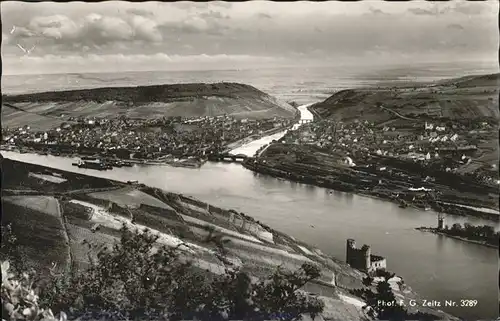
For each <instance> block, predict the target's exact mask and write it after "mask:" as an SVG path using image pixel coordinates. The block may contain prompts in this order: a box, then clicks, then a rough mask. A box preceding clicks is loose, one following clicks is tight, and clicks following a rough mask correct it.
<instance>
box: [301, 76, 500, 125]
mask: <svg viewBox="0 0 500 321" xmlns="http://www.w3.org/2000/svg"><path fill="white" fill-rule="evenodd" d="M499 88H500V74H499V73H497V74H489V75H475V76H465V77H460V78H454V79H444V80H441V81H437V82H432V83H409V82H408V83H405V84H395V85H394V86H391V85H389V86H382V87H375V86H374V87H368V88H357V89H346V90H341V91H339V92H337V93H335V94H333V95H332V96H330V97H329V98H327V99H326V100H324V101H323V102H319V103H317V104H314V105H312V106H311V107H310V110H311V112H312V113H314V114H315V115H316V116H317V117H320V118H335V119H338V120H344V121H354V120H356V119H367V120H372V121H376V122H377V121H378V122H382V121H387V120H389V119H390V118H391V117H392V115H391V113H388V110H392V111H393V112H397V113H398V114H399V115H402V116H403V117H408V118H411V119H415V118H419V117H421V116H424V117H446V118H449V119H464V118H466V119H481V118H497V117H498V99H499ZM381 106H382V107H381Z"/></svg>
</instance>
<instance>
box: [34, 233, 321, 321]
mask: <svg viewBox="0 0 500 321" xmlns="http://www.w3.org/2000/svg"><path fill="white" fill-rule="evenodd" d="M121 232H122V237H121V240H120V242H119V243H118V244H116V245H114V246H113V249H112V250H108V251H106V250H105V251H102V252H100V253H98V254H97V258H96V260H95V261H94V262H92V264H91V267H90V268H89V269H88V270H85V271H83V272H80V273H78V274H76V275H75V276H74V277H71V278H70V280H69V281H68V282H66V283H64V282H63V284H64V285H65V286H62V287H59V288H58V289H54V287H53V286H52V287H48V288H46V289H44V291H42V294H41V296H44V295H45V294H48V293H50V295H47V296H46V297H47V298H50V300H47V301H45V302H44V303H46V304H47V305H48V306H52V307H57V309H58V310H56V311H62V310H64V311H70V312H71V313H70V315H72V316H82V315H86V314H87V315H90V316H91V317H92V318H95V317H102V316H103V315H106V316H107V317H108V318H112V319H113V318H115V319H118V318H119V319H123V318H132V319H139V318H140V319H156V320H158V319H162V318H168V319H169V320H181V319H192V318H197V319H200V320H221V321H222V320H226V319H228V318H231V319H235V318H236V319H239V320H241V319H244V320H262V319H269V318H271V317H273V316H274V317H275V318H277V319H280V320H297V319H298V318H300V316H301V315H302V314H305V313H307V314H311V315H312V316H314V315H317V314H319V313H321V312H322V311H323V308H324V303H323V302H322V301H320V300H319V299H317V298H315V297H311V296H309V295H306V294H302V293H300V292H299V291H297V290H299V289H300V288H301V287H303V286H304V285H305V284H306V283H307V282H309V281H311V280H313V279H315V278H317V277H319V275H320V273H319V268H318V267H317V266H315V265H312V264H304V265H303V266H302V267H301V268H300V269H299V270H297V271H295V272H289V271H284V270H282V269H277V270H276V271H275V272H274V273H273V274H272V275H271V276H269V277H268V278H267V279H263V280H258V281H253V280H252V278H251V277H250V275H248V274H247V273H246V272H243V271H241V270H239V269H237V268H234V267H227V266H226V273H225V274H223V275H212V274H210V273H207V272H206V271H203V270H201V269H200V268H197V267H196V266H194V265H193V264H192V263H191V261H190V260H189V259H188V258H187V256H186V255H185V254H183V253H180V248H181V247H186V245H184V244H180V245H179V246H178V247H177V248H168V247H166V246H160V245H159V244H158V243H157V241H158V236H155V235H153V234H151V233H150V232H148V231H145V232H142V233H141V232H137V231H130V230H129V229H128V228H127V227H123V228H122V230H121ZM209 239H210V240H208V241H211V242H215V243H216V244H217V246H218V247H219V246H223V244H224V243H222V245H221V243H220V242H218V241H220V239H219V238H218V237H216V236H213V235H212V234H211V235H210V236H209ZM222 252H223V251H222Z"/></svg>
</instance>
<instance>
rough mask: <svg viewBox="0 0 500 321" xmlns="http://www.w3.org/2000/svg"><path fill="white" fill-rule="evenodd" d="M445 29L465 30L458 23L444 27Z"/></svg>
mask: <svg viewBox="0 0 500 321" xmlns="http://www.w3.org/2000/svg"><path fill="white" fill-rule="evenodd" d="M446 28H447V29H451V30H464V29H465V28H464V27H463V26H462V25H461V24H459V23H452V24H449V25H447V26H446Z"/></svg>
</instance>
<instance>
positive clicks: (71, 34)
mask: <svg viewBox="0 0 500 321" xmlns="http://www.w3.org/2000/svg"><path fill="white" fill-rule="evenodd" d="M13 37H14V38H23V39H26V38H34V40H35V41H36V42H40V41H42V40H46V41H48V43H47V44H49V45H50V43H53V44H59V45H65V46H67V47H75V46H76V47H79V46H91V47H92V46H94V47H99V46H105V45H108V44H113V43H117V42H123V41H142V42H147V43H156V42H160V41H162V39H163V37H162V35H161V33H160V32H159V30H158V24H157V22H155V21H154V20H153V19H151V18H149V17H146V16H144V15H137V14H130V15H128V16H126V17H124V18H120V17H115V16H104V15H101V14H97V13H92V14H88V15H86V16H85V17H83V18H80V19H78V20H73V19H71V18H69V17H67V16H65V15H51V16H37V17H34V18H32V19H31V21H30V22H29V23H28V25H26V26H21V27H17V28H16V31H15V32H14V34H13Z"/></svg>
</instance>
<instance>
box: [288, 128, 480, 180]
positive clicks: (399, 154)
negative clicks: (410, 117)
mask: <svg viewBox="0 0 500 321" xmlns="http://www.w3.org/2000/svg"><path fill="white" fill-rule="evenodd" d="M479 126H480V127H483V128H487V127H488V124H487V123H482V124H479ZM476 127H477V126H476ZM468 129H470V128H467V127H466V126H465V125H458V126H457V125H452V126H447V125H446V124H433V123H429V122H425V123H424V124H422V123H416V124H414V125H413V128H410V129H408V128H403V129H399V128H396V127H390V126H384V127H382V128H381V127H377V126H376V125H375V124H374V123H372V122H369V121H367V120H365V121H355V122H352V123H342V122H336V121H334V120H329V119H327V120H321V121H318V122H314V123H311V124H307V125H304V126H302V127H301V128H300V129H299V130H298V131H291V132H289V133H288V134H287V135H286V136H285V137H284V138H283V141H284V142H286V143H290V144H311V145H316V146H318V147H320V148H323V149H325V150H326V151H330V152H341V153H343V154H345V155H348V156H350V157H349V159H350V161H347V160H346V158H344V159H343V162H344V163H345V164H348V165H349V166H355V163H354V162H353V161H352V159H355V160H360V159H365V158H367V157H368V156H370V155H379V156H388V157H394V158H399V159H406V160H408V159H411V160H414V161H418V162H429V163H430V162H435V161H437V160H440V159H442V158H446V159H447V160H448V159H453V160H454V165H456V167H458V166H461V165H464V164H467V163H469V162H471V156H472V155H473V154H474V153H475V152H476V150H477V146H475V145H473V144H470V139H471V135H472V134H471V133H470V131H467V130H468ZM443 169H445V170H448V171H450V170H453V169H454V168H453V166H452V165H450V166H449V167H448V166H445V167H444V168H443Z"/></svg>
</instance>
